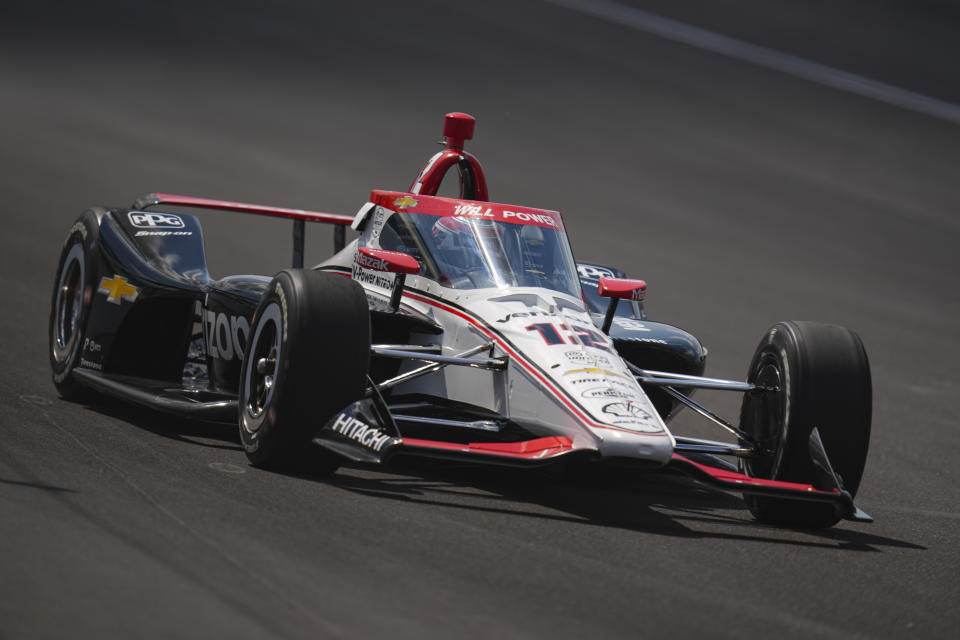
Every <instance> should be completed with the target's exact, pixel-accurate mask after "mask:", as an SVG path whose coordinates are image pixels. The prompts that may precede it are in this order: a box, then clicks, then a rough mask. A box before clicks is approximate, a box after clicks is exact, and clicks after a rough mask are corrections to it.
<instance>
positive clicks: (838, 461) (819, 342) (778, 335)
mask: <svg viewBox="0 0 960 640" xmlns="http://www.w3.org/2000/svg"><path fill="white" fill-rule="evenodd" d="M747 380H748V381H749V382H751V383H754V384H757V385H759V386H763V387H768V388H771V389H773V388H775V389H776V391H762V392H756V393H747V394H745V395H744V399H743V404H742V406H741V409H740V425H741V428H742V429H743V430H744V431H745V432H746V433H747V434H748V435H750V436H751V437H752V438H753V439H754V440H755V441H757V442H758V443H759V445H760V448H761V450H762V451H764V452H765V453H763V454H761V455H759V456H756V457H753V458H746V459H742V460H741V465H742V468H743V470H744V471H745V472H746V473H747V475H750V476H753V477H759V478H767V479H772V480H782V481H787V482H802V483H807V484H813V485H815V486H816V485H817V477H818V476H817V471H816V469H815V467H814V463H813V460H812V458H811V456H810V452H809V445H808V441H809V438H810V433H811V431H812V430H813V428H814V427H816V428H817V430H818V431H819V433H820V438H821V441H822V442H823V447H824V449H825V450H826V452H827V456H828V458H829V459H830V463H831V466H832V467H833V469H834V471H835V472H836V473H837V474H838V475H839V476H840V478H841V481H842V483H843V486H844V488H845V489H846V490H847V491H849V492H850V494H851V495H856V493H857V489H858V488H859V486H860V479H861V478H862V476H863V470H864V466H865V464H866V459H867V449H868V447H869V442H870V421H871V412H872V386H871V379H870V364H869V362H868V360H867V353H866V350H865V349H864V347H863V343H862V342H861V341H860V337H859V336H858V335H857V334H856V333H854V332H853V331H850V330H849V329H845V328H844V327H839V326H836V325H829V324H820V323H816V322H798V321H789V322H780V323H777V324H776V325H774V326H773V327H772V328H771V329H770V330H769V331H768V332H767V334H766V335H765V336H764V338H763V340H762V341H761V342H760V345H759V346H758V347H757V350H756V352H755V354H754V356H753V360H752V362H751V363H750V369H749V371H748V373H747ZM818 488H820V487H818ZM823 488H827V487H823ZM745 500H746V503H747V506H748V507H749V508H750V511H751V513H752V514H753V515H754V517H755V518H757V519H758V520H760V521H762V522H767V523H770V524H776V525H784V526H796V527H810V528H820V527H829V526H832V525H834V524H836V523H837V521H838V520H839V519H840V516H839V514H838V513H837V511H836V509H835V508H834V507H833V506H832V505H829V504H821V503H816V502H807V501H802V500H789V499H782V498H770V497H762V496H756V495H747V496H745Z"/></svg>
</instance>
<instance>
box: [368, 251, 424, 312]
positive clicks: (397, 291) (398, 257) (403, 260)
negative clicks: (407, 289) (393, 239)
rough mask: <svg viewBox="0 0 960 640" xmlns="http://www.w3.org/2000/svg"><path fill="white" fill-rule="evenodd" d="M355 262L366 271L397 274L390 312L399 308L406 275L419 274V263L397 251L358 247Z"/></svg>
mask: <svg viewBox="0 0 960 640" xmlns="http://www.w3.org/2000/svg"><path fill="white" fill-rule="evenodd" d="M356 260H357V264H358V265H360V266H361V267H364V268H366V269H373V270H374V271H386V272H388V273H395V274H397V278H396V280H394V281H393V292H392V293H391V294H390V311H391V312H393V311H396V310H397V309H399V308H400V298H401V296H403V285H404V284H405V283H406V280H407V274H408V273H409V274H413V275H416V274H418V273H420V263H419V262H417V260H416V259H415V258H414V257H413V256H411V255H407V254H406V253H400V252H399V251H387V250H386V249H374V248H372V247H360V249H358V250H357V258H356Z"/></svg>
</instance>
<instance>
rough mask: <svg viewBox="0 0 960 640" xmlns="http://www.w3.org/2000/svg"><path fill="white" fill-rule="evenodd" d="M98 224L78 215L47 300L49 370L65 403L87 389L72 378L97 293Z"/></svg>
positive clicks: (91, 217)
mask: <svg viewBox="0 0 960 640" xmlns="http://www.w3.org/2000/svg"><path fill="white" fill-rule="evenodd" d="M99 228H100V226H99V223H98V221H97V218H96V216H95V215H94V214H93V213H92V212H90V211H88V212H86V213H84V214H83V215H81V216H80V217H79V218H78V219H77V221H76V222H75V223H74V225H73V226H72V227H71V228H70V231H69V232H68V233H67V240H66V242H64V245H63V250H62V251H61V252H60V261H59V262H58V263H57V275H56V277H55V279H54V282H53V295H52V296H51V300H50V321H49V324H48V331H47V336H48V338H49V349H48V352H49V356H50V368H51V369H52V372H53V384H54V386H55V387H56V388H57V391H58V392H59V393H60V396H61V397H63V398H64V399H66V400H73V401H79V400H82V399H84V397H86V394H87V390H86V389H85V388H84V387H82V386H81V385H80V384H79V383H78V382H77V381H76V379H75V377H74V376H73V370H74V369H75V368H76V367H77V365H78V364H79V362H80V357H81V355H82V352H83V350H84V346H85V345H84V335H85V333H86V327H87V318H88V317H89V315H90V306H91V303H92V302H93V295H94V293H95V291H96V278H97V273H96V271H97V268H96V267H97V254H96V245H97V238H98V237H99Z"/></svg>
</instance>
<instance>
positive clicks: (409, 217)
mask: <svg viewBox="0 0 960 640" xmlns="http://www.w3.org/2000/svg"><path fill="white" fill-rule="evenodd" d="M379 244H380V247H381V248H383V249H389V250H391V251H401V252H403V253H407V254H410V255H411V256H413V257H414V258H416V259H417V261H418V262H420V264H421V267H422V270H421V275H424V276H426V277H428V278H431V279H433V280H436V281H437V282H438V283H440V285H442V286H444V287H451V288H454V289H481V288H486V287H543V288H545V289H552V290H554V291H561V292H563V293H568V294H570V295H572V296H574V297H577V298H579V297H580V281H579V280H578V279H577V269H576V265H575V264H574V261H573V255H572V254H571V252H570V246H569V244H568V243H567V237H566V235H565V234H564V233H563V231H561V230H559V229H553V228H550V227H544V226H537V225H533V224H522V223H513V222H504V221H501V220H484V219H480V218H468V217H456V216H435V215H426V214H418V213H412V212H409V211H399V212H390V217H389V219H388V220H387V221H386V223H385V224H384V225H383V229H382V231H381V232H380V237H379Z"/></svg>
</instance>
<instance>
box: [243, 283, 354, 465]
mask: <svg viewBox="0 0 960 640" xmlns="http://www.w3.org/2000/svg"><path fill="white" fill-rule="evenodd" d="M250 336H251V337H250V342H249V344H248V347H247V350H246V354H245V356H244V359H243V365H242V367H241V370H240V393H239V405H240V439H241V441H242V443H243V448H244V451H245V452H246V454H247V458H248V459H249V460H250V462H251V463H252V464H253V465H255V466H258V467H269V468H285V469H291V468H298V469H299V468H301V467H304V468H305V467H306V466H307V465H308V466H309V470H310V471H311V472H313V473H320V474H325V473H333V472H334V471H335V470H336V469H337V467H338V466H339V465H340V457H339V456H337V455H336V454H334V453H331V452H329V451H326V450H324V449H321V448H319V447H316V446H314V445H313V444H312V443H311V439H312V437H313V435H314V434H315V433H316V432H317V430H319V429H320V427H322V426H323V424H324V423H325V422H326V421H327V420H329V418H330V417H331V416H333V414H334V413H336V412H337V411H339V410H340V409H342V408H343V407H345V406H347V405H348V404H350V403H351V402H354V401H356V400H358V399H359V398H360V397H361V396H362V395H363V391H364V389H365V388H366V384H367V372H368V370H369V360H370V312H369V310H368V308H367V298H366V295H365V294H364V293H363V289H362V288H361V287H360V286H359V285H357V284H356V283H355V282H353V281H352V280H350V279H348V278H345V277H343V276H340V275H334V274H330V273H324V272H322V271H313V270H306V271H305V270H302V269H288V270H285V271H281V272H280V273H279V274H277V276H276V277H275V278H274V279H273V280H272V281H271V283H270V286H269V287H268V289H267V291H266V293H265V294H264V296H263V299H262V300H261V301H260V305H259V306H258V308H257V311H256V314H255V315H254V320H253V323H252V325H251V331H250Z"/></svg>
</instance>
